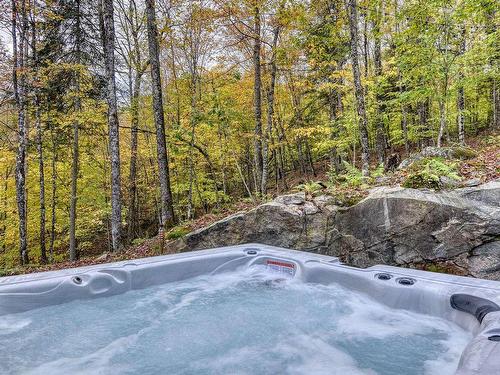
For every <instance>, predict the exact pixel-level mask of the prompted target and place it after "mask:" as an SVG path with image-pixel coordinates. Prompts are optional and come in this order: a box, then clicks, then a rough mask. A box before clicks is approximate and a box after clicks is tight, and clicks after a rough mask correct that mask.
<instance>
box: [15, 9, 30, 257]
mask: <svg viewBox="0 0 500 375" xmlns="http://www.w3.org/2000/svg"><path fill="white" fill-rule="evenodd" d="M18 13H19V12H18V9H17V0H12V25H11V26H12V85H13V90H14V101H15V104H16V108H17V154H16V201H17V212H18V215H19V260H20V262H21V264H27V263H29V256H28V244H27V215H26V169H25V168H26V141H27V139H26V138H27V134H26V98H25V94H26V93H25V89H26V78H25V75H24V72H23V69H24V64H25V60H26V59H25V57H26V56H25V51H26V48H25V43H26V34H27V26H28V25H27V20H26V4H25V0H22V1H21V28H20V29H21V32H20V35H19V46H18V45H17V18H18ZM18 47H19V50H18ZM19 72H22V74H20V76H19Z"/></svg>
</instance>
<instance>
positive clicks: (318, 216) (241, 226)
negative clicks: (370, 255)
mask: <svg viewBox="0 0 500 375" xmlns="http://www.w3.org/2000/svg"><path fill="white" fill-rule="evenodd" d="M328 200H329V198H328V197H326V198H325V197H318V199H315V200H312V201H310V200H306V196H305V194H304V193H298V194H290V195H284V196H281V197H278V198H276V199H275V200H274V201H271V202H269V203H265V204H262V205H260V206H258V207H257V208H255V209H253V210H250V211H248V212H241V213H237V214H235V215H232V216H229V217H227V218H225V219H223V220H220V221H218V222H216V223H214V224H212V225H210V226H208V227H206V228H202V229H199V230H197V231H194V232H192V233H189V234H188V235H186V236H185V237H184V238H182V239H181V240H179V241H177V242H176V243H175V244H174V245H173V246H174V247H175V248H177V250H180V251H188V250H198V249H205V248H210V247H218V246H228V245H236V244H241V243H247V242H259V243H265V244H268V245H275V246H282V247H288V248H294V249H300V250H309V251H314V250H315V249H317V248H318V247H319V246H321V245H323V244H324V243H325V235H326V232H327V230H326V228H327V220H328V215H327V214H326V213H327V212H329V209H328V208H327V207H330V206H329V205H328ZM330 200H331V199H330ZM332 207H334V206H332Z"/></svg>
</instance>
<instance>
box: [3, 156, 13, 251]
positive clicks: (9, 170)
mask: <svg viewBox="0 0 500 375" xmlns="http://www.w3.org/2000/svg"><path fill="white" fill-rule="evenodd" d="M12 169H13V166H12V165H7V166H6V169H5V174H4V175H3V176H2V177H3V187H2V197H1V202H2V211H1V212H0V223H1V226H0V252H4V251H5V250H6V248H7V247H6V244H5V237H6V232H7V223H6V222H7V215H8V212H7V194H8V188H9V178H10V175H11V173H12Z"/></svg>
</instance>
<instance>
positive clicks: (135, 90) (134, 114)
mask: <svg viewBox="0 0 500 375" xmlns="http://www.w3.org/2000/svg"><path fill="white" fill-rule="evenodd" d="M140 90H141V76H140V74H139V72H136V74H135V77H134V85H133V87H132V94H131V100H130V101H131V103H130V108H131V126H130V172H129V204H128V218H127V222H128V234H127V237H128V241H129V242H131V241H132V240H133V239H134V238H135V236H136V228H137V146H138V138H137V133H138V131H139V92H140Z"/></svg>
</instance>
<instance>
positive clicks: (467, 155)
mask: <svg viewBox="0 0 500 375" xmlns="http://www.w3.org/2000/svg"><path fill="white" fill-rule="evenodd" d="M451 149H452V156H453V157H454V158H455V159H460V160H467V159H472V158H474V157H476V156H477V151H475V150H474V149H472V148H470V147H466V146H453V147H452V148H451Z"/></svg>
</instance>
